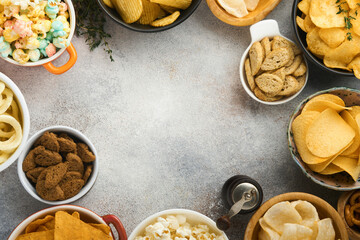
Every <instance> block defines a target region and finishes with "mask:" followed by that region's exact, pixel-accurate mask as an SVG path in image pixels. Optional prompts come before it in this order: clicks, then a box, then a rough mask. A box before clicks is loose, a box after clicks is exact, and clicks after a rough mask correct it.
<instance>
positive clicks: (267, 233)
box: [258, 218, 280, 240]
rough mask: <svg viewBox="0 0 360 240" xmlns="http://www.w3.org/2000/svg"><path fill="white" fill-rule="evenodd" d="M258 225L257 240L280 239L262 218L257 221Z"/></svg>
mask: <svg viewBox="0 0 360 240" xmlns="http://www.w3.org/2000/svg"><path fill="white" fill-rule="evenodd" d="M259 224H260V228H261V230H260V232H259V236H258V237H259V240H268V239H272V240H278V239H280V235H279V234H278V233H277V232H275V231H274V230H273V229H271V227H270V226H269V225H268V224H267V223H266V222H265V220H264V218H260V219H259Z"/></svg>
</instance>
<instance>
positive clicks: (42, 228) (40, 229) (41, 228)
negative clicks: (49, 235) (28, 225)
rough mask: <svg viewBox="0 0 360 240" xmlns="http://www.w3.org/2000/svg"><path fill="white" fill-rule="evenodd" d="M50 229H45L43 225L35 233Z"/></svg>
mask: <svg viewBox="0 0 360 240" xmlns="http://www.w3.org/2000/svg"><path fill="white" fill-rule="evenodd" d="M49 230H50V229H48V228H47V227H45V225H40V226H39V227H38V228H37V229H36V231H37V232H41V231H49Z"/></svg>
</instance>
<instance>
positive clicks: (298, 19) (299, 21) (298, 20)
mask: <svg viewBox="0 0 360 240" xmlns="http://www.w3.org/2000/svg"><path fill="white" fill-rule="evenodd" d="M296 24H297V25H298V26H299V27H300V28H301V30H303V31H304V32H307V31H306V29H305V21H304V19H302V18H301V17H299V16H296Z"/></svg>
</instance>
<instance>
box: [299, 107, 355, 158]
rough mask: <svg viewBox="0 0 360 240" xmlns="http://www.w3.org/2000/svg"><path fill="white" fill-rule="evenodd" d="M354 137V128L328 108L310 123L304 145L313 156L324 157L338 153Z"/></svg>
mask: <svg viewBox="0 0 360 240" xmlns="http://www.w3.org/2000/svg"><path fill="white" fill-rule="evenodd" d="M354 137H355V131H354V129H352V128H351V127H350V126H349V125H348V124H347V123H346V122H345V121H344V120H343V119H342V118H341V117H340V115H339V114H338V113H337V112H336V111H335V110H333V109H331V108H328V109H326V110H324V111H323V112H322V113H320V115H319V117H318V118H316V119H315V120H314V121H313V122H312V124H310V126H309V128H308V131H307V133H306V146H307V147H308V149H309V150H310V152H311V153H312V154H314V155H315V156H318V157H322V158H326V157H331V156H333V155H335V154H338V153H339V152H340V151H341V150H342V149H344V148H345V147H346V146H348V145H349V143H350V142H352V141H353V139H354Z"/></svg>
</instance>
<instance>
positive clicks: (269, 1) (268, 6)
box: [206, 0, 281, 26]
mask: <svg viewBox="0 0 360 240" xmlns="http://www.w3.org/2000/svg"><path fill="white" fill-rule="evenodd" d="M206 2H207V4H208V6H209V8H210V10H211V12H212V13H213V14H214V15H215V16H216V17H217V18H218V19H220V20H221V21H223V22H225V23H227V24H230V25H233V26H248V25H251V24H254V23H257V22H258V21H260V20H263V19H264V18H265V17H266V16H267V15H268V14H269V13H270V12H271V11H272V10H274V9H275V7H276V6H277V5H278V4H279V3H280V2H281V0H260V1H259V4H258V6H257V7H256V9H255V10H254V11H252V12H249V14H248V15H246V16H244V17H242V18H238V17H235V16H233V15H231V14H230V13H228V12H227V11H226V10H225V9H224V8H222V7H221V6H220V5H219V3H218V2H217V0H206Z"/></svg>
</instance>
